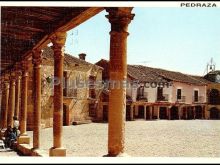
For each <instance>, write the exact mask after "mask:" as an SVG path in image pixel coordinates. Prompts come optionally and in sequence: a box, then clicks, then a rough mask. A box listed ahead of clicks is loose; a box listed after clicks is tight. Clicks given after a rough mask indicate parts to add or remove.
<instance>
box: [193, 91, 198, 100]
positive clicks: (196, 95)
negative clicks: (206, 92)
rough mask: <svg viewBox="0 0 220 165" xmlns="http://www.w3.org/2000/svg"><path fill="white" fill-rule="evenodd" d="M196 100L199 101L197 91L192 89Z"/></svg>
mask: <svg viewBox="0 0 220 165" xmlns="http://www.w3.org/2000/svg"><path fill="white" fill-rule="evenodd" d="M198 101H199V91H198V90H194V102H198Z"/></svg>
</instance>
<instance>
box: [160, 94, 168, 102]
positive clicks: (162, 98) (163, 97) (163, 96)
mask: <svg viewBox="0 0 220 165" xmlns="http://www.w3.org/2000/svg"><path fill="white" fill-rule="evenodd" d="M168 100H169V95H168V94H163V95H162V96H157V101H168Z"/></svg>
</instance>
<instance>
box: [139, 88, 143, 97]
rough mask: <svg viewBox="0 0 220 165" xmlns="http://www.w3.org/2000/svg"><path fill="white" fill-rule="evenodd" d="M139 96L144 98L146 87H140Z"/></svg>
mask: <svg viewBox="0 0 220 165" xmlns="http://www.w3.org/2000/svg"><path fill="white" fill-rule="evenodd" d="M138 96H144V87H143V86H140V87H139V88H138Z"/></svg>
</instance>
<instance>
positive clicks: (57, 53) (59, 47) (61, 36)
mask: <svg viewBox="0 0 220 165" xmlns="http://www.w3.org/2000/svg"><path fill="white" fill-rule="evenodd" d="M66 36H67V33H66V32H55V33H54V34H53V35H52V36H51V37H50V40H51V42H52V43H53V46H52V49H53V51H54V58H55V60H56V59H57V60H59V59H60V58H62V57H64V45H65V42H66Z"/></svg>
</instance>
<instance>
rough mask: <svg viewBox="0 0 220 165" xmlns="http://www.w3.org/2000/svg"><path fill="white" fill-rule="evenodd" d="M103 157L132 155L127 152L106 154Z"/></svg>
mask: <svg viewBox="0 0 220 165" xmlns="http://www.w3.org/2000/svg"><path fill="white" fill-rule="evenodd" d="M103 157H130V156H129V155H128V154H127V153H119V154H117V155H113V154H107V155H104V156H103Z"/></svg>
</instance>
